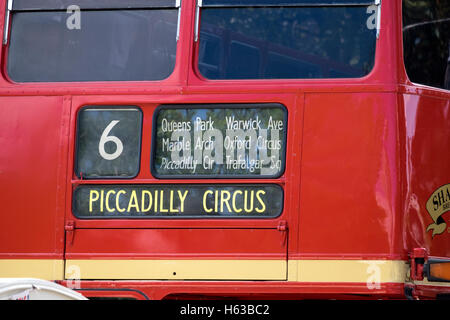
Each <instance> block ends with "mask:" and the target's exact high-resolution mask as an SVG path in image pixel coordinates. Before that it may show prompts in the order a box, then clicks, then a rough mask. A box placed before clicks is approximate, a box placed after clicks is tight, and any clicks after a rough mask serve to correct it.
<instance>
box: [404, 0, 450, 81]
mask: <svg viewBox="0 0 450 320" xmlns="http://www.w3.org/2000/svg"><path fill="white" fill-rule="evenodd" d="M449 38H450V2H449V1H438V0H422V1H412V0H405V1H403V46H404V59H405V67H406V71H407V73H408V77H409V79H410V80H411V81H412V82H415V83H420V84H425V85H428V86H432V87H437V88H445V89H450V43H449Z"/></svg>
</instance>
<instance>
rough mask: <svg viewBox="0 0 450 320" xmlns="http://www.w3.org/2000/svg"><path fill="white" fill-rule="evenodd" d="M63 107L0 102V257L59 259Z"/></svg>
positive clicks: (59, 101)
mask: <svg viewBox="0 0 450 320" xmlns="http://www.w3.org/2000/svg"><path fill="white" fill-rule="evenodd" d="M64 106H65V105H63V98H62V97H2V98H1V103H0V128H1V129H0V141H1V142H0V145H1V148H2V152H1V153H0V194H1V210H0V220H1V223H0V255H1V256H5V257H12V256H20V255H24V254H25V255H26V256H32V257H36V258H38V257H47V258H52V257H53V258H54V257H62V253H63V237H64V233H63V217H62V216H61V213H62V211H61V209H62V208H63V207H64V198H65V193H64V188H63V186H64V184H63V183H64V180H65V173H66V172H65V170H66V161H67V159H66V154H64V150H65V151H66V152H67V149H66V148H64V146H61V144H62V143H64V141H63V140H64V137H63V136H62V133H63V132H64V131H63V129H64V122H63V121H64V120H63V112H64ZM69 107H70V105H69ZM61 187H62V188H61ZM58 208H59V211H58V210H57V209H58Z"/></svg>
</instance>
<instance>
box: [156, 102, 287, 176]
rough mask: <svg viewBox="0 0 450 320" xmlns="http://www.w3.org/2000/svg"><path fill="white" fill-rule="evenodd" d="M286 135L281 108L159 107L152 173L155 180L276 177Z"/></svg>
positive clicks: (285, 122)
mask: <svg viewBox="0 0 450 320" xmlns="http://www.w3.org/2000/svg"><path fill="white" fill-rule="evenodd" d="M286 132H287V112H286V109H285V107H284V106H282V105H281V104H274V103H271V104H251V105H246V104H239V105H234V104H233V105H208V106H205V105H201V106H199V105H194V106H186V105H170V106H169V105H166V106H161V107H160V108H159V109H158V111H157V112H156V113H155V118H154V135H153V145H152V146H153V153H152V154H153V156H152V172H153V174H154V175H155V176H156V177H158V178H175V177H178V178H181V177H192V176H195V177H196V178H201V177H203V178H206V177H215V178H217V177H224V178H233V177H234V178H236V177H247V178H250V177H255V178H256V177H258V178H277V177H279V176H281V175H282V174H283V171H284V159H285V148H286Z"/></svg>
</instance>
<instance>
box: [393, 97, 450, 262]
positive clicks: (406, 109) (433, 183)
mask: <svg viewBox="0 0 450 320" xmlns="http://www.w3.org/2000/svg"><path fill="white" fill-rule="evenodd" d="M423 93H424V94H426V95H420V94H404V95H401V96H400V110H399V111H400V117H401V118H402V120H404V125H403V126H402V127H401V129H403V131H402V135H403V139H404V149H403V150H404V170H405V180H404V181H403V183H404V188H405V202H404V205H403V206H404V207H403V210H404V213H405V225H404V229H403V232H404V237H405V243H406V245H407V247H408V248H425V249H427V252H428V254H429V255H433V256H441V257H450V212H444V214H443V215H442V216H441V217H442V219H443V222H444V223H446V226H447V228H445V230H443V232H442V233H439V234H435V235H434V236H433V230H431V229H430V230H429V231H427V228H428V226H430V225H431V224H434V223H435V221H433V218H432V215H431V212H429V211H428V209H427V206H426V204H427V201H428V200H429V198H430V197H431V196H432V194H433V193H434V192H435V191H436V190H438V189H439V188H440V187H442V186H444V185H447V184H449V183H450V152H449V150H448V146H449V145H450V127H449V125H448V123H449V121H450V94H448V95H447V98H445V97H441V96H440V95H438V94H435V92H433V90H428V91H425V92H423ZM443 195H444V197H443V199H441V200H445V199H446V198H447V194H446V193H444V194H443ZM444 202H446V203H447V202H448V203H450V198H449V199H448V200H447V201H444ZM443 205H445V204H443Z"/></svg>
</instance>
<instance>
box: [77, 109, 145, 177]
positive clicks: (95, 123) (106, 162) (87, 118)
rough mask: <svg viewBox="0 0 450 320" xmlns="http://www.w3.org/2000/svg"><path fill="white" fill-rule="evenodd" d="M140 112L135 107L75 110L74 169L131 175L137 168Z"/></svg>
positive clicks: (86, 173)
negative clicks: (75, 144)
mask: <svg viewBox="0 0 450 320" xmlns="http://www.w3.org/2000/svg"><path fill="white" fill-rule="evenodd" d="M141 125H142V113H141V111H140V110H139V109H137V108H135V107H117V108H112V109H108V108H106V107H103V108H100V107H88V108H84V109H82V110H81V111H80V113H79V114H78V124H77V154H76V164H75V173H76V174H77V176H78V177H82V178H83V179H86V178H88V179H89V178H93V179H95V178H97V179H98V178H131V177H134V176H136V175H137V174H138V172H139V162H140V151H141Z"/></svg>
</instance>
